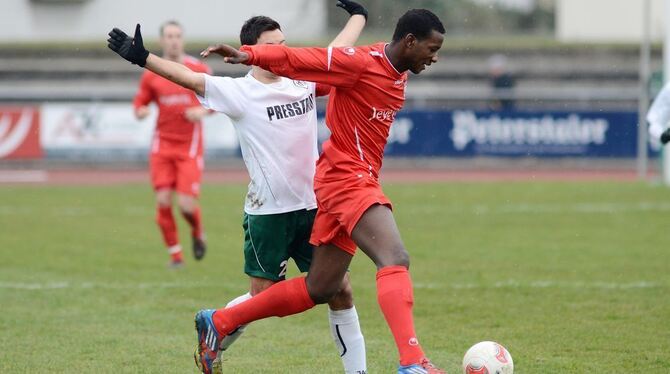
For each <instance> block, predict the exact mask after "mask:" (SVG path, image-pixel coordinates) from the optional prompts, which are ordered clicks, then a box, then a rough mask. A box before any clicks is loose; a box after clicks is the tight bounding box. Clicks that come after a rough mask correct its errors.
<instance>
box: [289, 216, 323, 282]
mask: <svg viewBox="0 0 670 374" xmlns="http://www.w3.org/2000/svg"><path fill="white" fill-rule="evenodd" d="M315 217H316V209H310V210H298V211H295V212H292V217H291V218H292V219H291V222H290V224H291V227H288V230H287V234H288V235H289V256H290V257H291V258H292V259H293V261H294V262H295V264H296V266H297V267H298V269H299V270H300V272H302V273H304V272H307V271H309V267H310V265H311V264H312V254H313V252H314V246H312V244H310V242H309V238H310V236H311V234H312V227H313V225H314V218H315Z"/></svg>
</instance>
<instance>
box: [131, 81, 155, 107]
mask: <svg viewBox="0 0 670 374" xmlns="http://www.w3.org/2000/svg"><path fill="white" fill-rule="evenodd" d="M149 79H150V75H149V73H147V72H144V74H142V77H141V78H140V87H139V89H138V90H137V93H136V94H135V98H134V99H133V107H134V108H135V109H137V108H139V107H141V106H147V105H149V103H150V102H152V101H153V100H154V91H153V89H152V88H151V85H150V84H149Z"/></svg>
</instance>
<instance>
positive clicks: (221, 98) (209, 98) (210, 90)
mask: <svg viewBox="0 0 670 374" xmlns="http://www.w3.org/2000/svg"><path fill="white" fill-rule="evenodd" d="M203 76H204V77H205V96H204V97H203V96H200V95H196V97H197V98H198V101H200V104H202V106H203V107H205V108H207V109H211V110H214V111H217V112H221V113H223V114H225V115H227V116H229V117H234V118H239V117H242V115H243V114H244V94H243V92H242V90H241V89H240V85H239V83H238V82H236V80H235V79H234V78H230V77H215V76H211V75H208V74H203Z"/></svg>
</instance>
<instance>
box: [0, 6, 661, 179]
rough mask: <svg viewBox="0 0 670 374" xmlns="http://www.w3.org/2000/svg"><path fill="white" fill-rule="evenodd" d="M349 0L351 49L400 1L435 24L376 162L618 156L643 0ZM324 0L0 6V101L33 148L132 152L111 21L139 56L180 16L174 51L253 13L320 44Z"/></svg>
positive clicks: (628, 123) (191, 47)
mask: <svg viewBox="0 0 670 374" xmlns="http://www.w3.org/2000/svg"><path fill="white" fill-rule="evenodd" d="M361 1H362V2H363V3H364V4H365V5H366V6H367V8H368V9H369V11H370V19H369V24H368V27H367V29H366V31H365V36H364V37H363V40H361V41H360V44H363V43H367V42H373V41H378V40H388V39H389V38H390V36H391V34H392V31H393V28H394V26H395V22H396V20H397V19H398V17H399V16H400V15H401V14H402V13H404V12H405V11H406V10H407V9H409V8H416V7H425V8H429V9H431V10H433V11H434V12H435V13H436V14H438V15H439V16H440V17H441V19H442V20H443V21H444V23H445V25H446V28H447V38H446V40H445V44H444V48H443V50H442V51H441V53H440V56H441V60H440V62H439V63H437V64H435V65H433V66H431V67H430V69H428V71H427V72H425V73H423V74H421V75H418V76H413V77H411V79H410V84H409V86H408V90H407V104H406V109H405V112H403V113H404V114H403V115H401V116H400V117H399V119H398V121H397V126H396V127H395V128H396V129H395V130H394V132H393V133H392V138H391V141H390V143H389V147H387V153H388V154H389V155H390V156H399V157H447V158H456V159H471V158H480V157H484V158H490V157H492V158H502V159H504V160H508V159H509V158H510V157H511V158H523V159H528V158H531V159H545V158H546V159H557V158H559V159H577V160H584V159H598V160H600V161H605V162H606V161H607V160H618V161H621V160H623V161H624V162H623V163H621V164H623V165H628V166H630V165H632V164H633V160H634V157H635V155H636V141H637V140H636V139H637V138H636V136H637V135H636V134H637V130H636V129H637V110H638V106H639V97H640V80H639V75H640V74H639V62H640V54H639V43H640V39H641V34H642V30H643V24H642V22H643V17H642V12H643V7H642V1H639V0H618V1H607V0H589V1H580V0H410V1H384V0H361ZM334 3H335V1H330V0H286V1H282V2H277V1H269V0H265V1H264V0H247V1H244V2H239V1H231V0H224V1H215V0H201V1H197V2H184V1H176V0H164V1H158V0H153V1H130V0H5V1H3V12H2V13H0V23H1V24H2V25H4V26H5V27H4V28H3V32H2V33H1V34H0V66H1V67H2V68H1V69H0V104H2V105H4V107H5V108H8V107H9V108H13V109H12V110H17V109H16V108H24V107H29V108H34V111H35V113H38V115H39V119H36V120H35V121H37V122H39V123H40V128H41V130H40V134H41V135H40V138H41V140H40V144H41V152H42V153H41V156H39V157H46V158H47V159H59V158H67V159H69V160H74V161H78V160H81V159H85V160H91V158H96V159H101V160H110V159H111V160H126V161H127V160H128V159H132V160H135V159H139V160H141V159H143V155H144V148H143V147H146V146H147V145H148V140H147V139H148V138H147V137H150V134H151V126H152V122H151V121H143V122H142V123H141V124H137V121H135V120H134V119H133V118H132V115H131V111H130V109H129V105H130V104H129V103H130V100H131V99H132V97H133V95H134V93H135V91H136V87H137V82H138V79H139V76H140V74H141V70H140V69H138V68H137V67H136V66H133V65H130V64H129V63H127V62H126V61H124V60H122V59H120V58H118V56H116V55H115V54H113V53H111V52H110V51H108V50H107V48H106V44H105V39H106V34H107V32H108V31H109V30H110V29H111V28H112V27H115V26H118V27H121V28H123V29H125V30H132V28H133V27H134V25H135V24H136V23H138V22H139V23H141V24H142V27H143V32H144V35H145V40H146V41H148V45H149V47H150V49H153V50H156V51H157V50H158V47H157V45H156V43H155V42H156V39H157V36H158V27H159V25H160V24H161V23H162V22H163V21H165V20H169V19H177V20H179V21H180V22H181V23H182V24H183V25H184V28H185V37H186V41H187V49H188V51H189V53H190V54H192V55H196V54H197V53H198V52H199V51H200V50H201V49H202V48H204V47H205V46H206V45H208V44H211V43H218V42H222V41H226V42H233V43H237V40H238V31H239V27H240V26H241V25H242V23H243V22H244V20H246V19H247V18H249V17H251V16H253V15H258V14H265V15H269V16H272V17H274V18H276V19H277V20H278V21H279V22H280V23H281V24H282V26H283V30H284V32H285V34H286V35H287V39H288V43H289V44H292V45H326V44H327V43H328V40H329V38H331V37H333V36H334V35H335V33H336V32H337V31H338V29H339V28H340V27H341V26H342V25H343V24H344V22H345V21H346V18H347V17H346V15H345V14H344V12H342V11H341V10H340V9H338V8H336V7H335V6H334ZM651 4H652V21H651V22H652V23H651V25H650V28H651V31H652V37H653V40H654V41H655V42H660V41H661V37H662V34H663V17H662V13H663V12H662V6H663V1H662V0H652V1H651ZM493 56H495V57H493ZM661 57H662V56H661V49H660V48H658V47H654V48H653V49H652V54H651V69H652V71H655V72H657V74H656V75H654V76H653V77H655V79H656V85H655V86H657V87H658V86H659V84H660V83H659V82H660V75H659V74H658V73H660V71H661V69H662V58H661ZM492 58H493V59H492ZM494 60H497V61H504V62H505V63H504V69H505V72H504V74H505V80H506V82H507V83H510V84H506V85H502V86H496V83H495V82H496V80H495V79H493V78H492V76H491V74H492V72H491V71H492V66H491V63H492V61H494ZM208 63H209V64H210V65H211V66H212V67H213V69H214V72H215V74H217V75H230V76H241V75H243V74H245V73H246V71H247V68H246V67H244V66H231V65H226V64H224V63H223V62H222V61H221V60H220V59H216V58H212V59H210V60H208ZM492 102H498V103H508V104H510V103H511V104H513V105H505V106H501V105H498V106H492V105H491V103H492ZM7 110H8V109H5V112H6V113H9V112H7ZM126 112H127V115H126V114H124V113H126ZM7 116H8V115H6V116H5V117H6V118H9V117H7ZM13 116H14V117H12V118H20V115H19V114H16V113H14V114H13ZM211 122H216V123H217V124H211V125H208V126H207V128H208V130H207V131H208V132H209V133H210V134H209V135H208V137H207V139H208V142H210V144H208V148H209V153H208V154H209V157H210V158H212V159H215V160H216V159H221V158H225V157H231V156H233V157H236V156H237V150H236V142H235V135H234V133H233V132H232V129H231V126H226V124H227V119H225V118H216V119H212V120H211ZM603 123H605V124H606V125H605V128H603V127H602V126H601V125H602V124H603ZM598 124H600V125H598ZM108 132H114V133H115V134H114V136H112V135H110V134H108ZM138 134H140V135H138ZM110 136H112V138H110V139H108V138H106V137H110ZM96 139H97V140H96ZM138 139H139V140H138ZM0 141H2V139H1V138H0ZM96 141H97V143H96ZM426 142H428V143H429V145H426V144H424V143H426ZM91 149H93V150H95V152H93V153H91ZM120 149H125V152H119V150H120ZM652 151H653V150H650V152H652ZM651 154H652V155H654V153H653V152H652V153H651ZM44 155H46V156H44ZM123 155H126V156H123ZM0 157H2V155H1V154H0ZM5 157H7V155H5ZM14 158H16V157H14Z"/></svg>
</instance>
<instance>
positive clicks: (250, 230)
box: [242, 213, 289, 282]
mask: <svg viewBox="0 0 670 374" xmlns="http://www.w3.org/2000/svg"><path fill="white" fill-rule="evenodd" d="M286 221H287V219H286V216H285V214H268V215H252V214H246V213H245V214H244V219H243V222H242V228H243V229H244V272H245V273H246V274H247V275H249V276H251V277H257V278H263V279H268V280H271V281H274V282H277V281H280V280H284V279H286V270H287V266H288V259H289V254H288V238H287V236H286V226H287V223H286Z"/></svg>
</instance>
